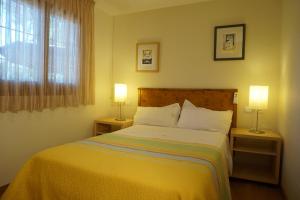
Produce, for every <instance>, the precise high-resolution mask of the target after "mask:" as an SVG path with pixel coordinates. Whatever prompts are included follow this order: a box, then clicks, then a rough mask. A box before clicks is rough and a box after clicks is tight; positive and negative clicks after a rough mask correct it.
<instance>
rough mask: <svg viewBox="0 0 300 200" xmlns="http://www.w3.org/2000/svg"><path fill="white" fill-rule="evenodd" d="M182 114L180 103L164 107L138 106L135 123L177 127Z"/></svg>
mask: <svg viewBox="0 0 300 200" xmlns="http://www.w3.org/2000/svg"><path fill="white" fill-rule="evenodd" d="M179 114H180V105H179V104H178V103H175V104H171V105H168V106H164V107H138V108H137V111H136V113H135V115H134V124H146V125H154V126H167V127H175V126H176V124H177V122H178V118H179Z"/></svg>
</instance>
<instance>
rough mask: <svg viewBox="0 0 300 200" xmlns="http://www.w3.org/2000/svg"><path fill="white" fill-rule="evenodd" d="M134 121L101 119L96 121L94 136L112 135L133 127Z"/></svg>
mask: <svg viewBox="0 0 300 200" xmlns="http://www.w3.org/2000/svg"><path fill="white" fill-rule="evenodd" d="M132 124H133V120H132V119H126V120H125V121H117V120H116V119H115V118H112V117H111V118H100V119H97V120H95V121H94V136H97V135H102V134H104V133H110V132H113V131H117V130H120V129H123V128H127V127H129V126H132Z"/></svg>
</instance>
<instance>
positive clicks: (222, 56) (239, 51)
mask: <svg viewBox="0 0 300 200" xmlns="http://www.w3.org/2000/svg"><path fill="white" fill-rule="evenodd" d="M245 37H246V25H245V24H236V25H227V26H216V27H215V45H214V60H215V61H220V60H244V59H245Z"/></svg>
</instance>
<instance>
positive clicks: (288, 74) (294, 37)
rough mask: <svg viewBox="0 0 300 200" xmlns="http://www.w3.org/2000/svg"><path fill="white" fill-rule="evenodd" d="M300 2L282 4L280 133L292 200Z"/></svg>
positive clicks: (298, 189) (299, 137) (298, 134)
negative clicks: (282, 139)
mask: <svg viewBox="0 0 300 200" xmlns="http://www.w3.org/2000/svg"><path fill="white" fill-rule="evenodd" d="M299 8H300V1H299V0H284V1H283V29H282V30H283V37H282V38H283V39H282V43H283V51H282V69H281V95H280V96H281V99H280V113H279V114H280V115H279V116H280V118H279V123H280V132H281V133H282V135H283V137H284V157H283V158H284V159H283V169H282V187H283V189H284V191H285V193H286V195H287V197H288V199H289V200H296V199H299V197H300V184H299V179H300V172H299V169H300V160H299V158H300V156H299V153H300V146H299V144H300V131H299V130H300V104H299V103H300V57H299V56H300V51H299V49H300V24H299V19H300V13H299Z"/></svg>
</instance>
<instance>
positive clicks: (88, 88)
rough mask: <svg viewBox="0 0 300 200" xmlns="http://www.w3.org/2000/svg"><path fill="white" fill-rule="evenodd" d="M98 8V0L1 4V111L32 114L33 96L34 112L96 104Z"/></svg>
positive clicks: (7, 0) (0, 0)
mask: <svg viewBox="0 0 300 200" xmlns="http://www.w3.org/2000/svg"><path fill="white" fill-rule="evenodd" d="M93 7H94V3H93V1H92V0H80V1H69V0H52V1H49V0H30V1H29V0H0V111H7V110H10V111H12V110H13V111H16V110H23V109H25V110H26V108H27V106H28V105H27V106H26V105H24V104H27V102H28V98H29V99H30V100H32V101H34V102H33V104H35V103H38V105H30V107H31V108H30V110H35V109H43V108H45V107H57V106H62V105H63V106H68V105H79V104H90V103H92V102H93V93H94V92H93V91H92V89H93V84H94V81H93V76H94V74H93V67H94V66H93V65H94V61H93V59H94V57H93V51H94V49H93V42H94V41H93V37H94V34H93V23H91V22H93V17H94V15H93V14H94V13H93V12H94V11H93ZM82 44H84V45H82ZM20 96H21V97H22V98H23V99H22V100H20V101H18V100H17V101H14V102H15V103H13V104H15V105H12V103H11V102H9V99H10V98H18V97H20ZM25 98H27V99H25ZM37 98H40V99H42V100H43V101H44V102H39V100H37ZM45 99H46V100H45ZM53 99H54V100H53ZM55 99H56V100H55ZM4 101H5V102H6V103H4ZM22 101H24V102H22ZM55 101H57V102H58V101H59V103H57V102H55ZM29 103H31V104H32V102H30V101H29ZM3 105H4V107H5V108H3ZM1 106H2V108H1Z"/></svg>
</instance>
